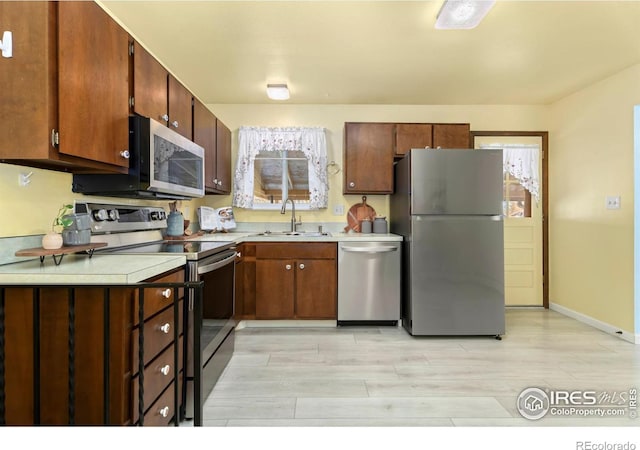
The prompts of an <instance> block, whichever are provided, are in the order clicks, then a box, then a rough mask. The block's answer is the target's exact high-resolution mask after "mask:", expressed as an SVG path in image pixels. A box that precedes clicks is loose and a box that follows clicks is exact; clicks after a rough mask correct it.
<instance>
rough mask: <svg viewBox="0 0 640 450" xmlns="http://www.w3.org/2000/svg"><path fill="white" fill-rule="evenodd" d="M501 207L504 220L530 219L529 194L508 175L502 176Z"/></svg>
mask: <svg viewBox="0 0 640 450" xmlns="http://www.w3.org/2000/svg"><path fill="white" fill-rule="evenodd" d="M502 207H503V214H504V216H505V217H506V218H510V219H516V218H522V217H531V194H530V193H529V191H527V190H526V189H525V188H524V187H523V186H522V185H521V184H520V182H519V181H518V180H517V179H516V178H514V177H513V176H512V175H510V174H509V173H505V175H504V200H503V202H502Z"/></svg>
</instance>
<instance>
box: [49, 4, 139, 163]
mask: <svg viewBox="0 0 640 450" xmlns="http://www.w3.org/2000/svg"><path fill="white" fill-rule="evenodd" d="M128 49H129V35H128V33H127V32H126V31H125V30H124V29H123V28H122V27H120V26H119V25H118V24H117V23H116V22H115V21H114V20H113V19H111V17H109V15H108V14H107V13H106V12H105V11H104V10H103V9H102V8H100V6H98V5H97V4H96V3H94V2H59V3H58V114H59V118H58V120H59V140H60V144H59V151H60V152H61V153H64V154H67V155H72V156H77V157H81V158H86V159H91V160H93V161H99V162H103V163H107V164H112V165H115V166H121V167H128V166H129V160H128V159H127V158H126V157H124V154H123V153H122V152H124V151H125V150H128V148H129V119H128V118H129V50H128Z"/></svg>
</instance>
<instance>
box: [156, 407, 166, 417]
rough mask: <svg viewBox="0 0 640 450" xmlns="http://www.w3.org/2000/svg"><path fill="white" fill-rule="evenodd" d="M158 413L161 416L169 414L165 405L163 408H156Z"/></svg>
mask: <svg viewBox="0 0 640 450" xmlns="http://www.w3.org/2000/svg"><path fill="white" fill-rule="evenodd" d="M158 414H160V415H161V416H162V417H167V416H168V415H169V407H168V406H165V407H164V408H160V409H159V410H158Z"/></svg>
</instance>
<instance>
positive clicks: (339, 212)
mask: <svg viewBox="0 0 640 450" xmlns="http://www.w3.org/2000/svg"><path fill="white" fill-rule="evenodd" d="M333 215H334V216H343V215H344V205H335V206H334V207H333Z"/></svg>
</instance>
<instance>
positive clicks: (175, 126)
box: [171, 120, 178, 128]
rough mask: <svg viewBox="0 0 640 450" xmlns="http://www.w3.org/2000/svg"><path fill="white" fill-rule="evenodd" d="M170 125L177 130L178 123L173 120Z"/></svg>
mask: <svg viewBox="0 0 640 450" xmlns="http://www.w3.org/2000/svg"><path fill="white" fill-rule="evenodd" d="M171 125H172V126H173V128H178V121H177V120H174V121H173V122H171Z"/></svg>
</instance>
